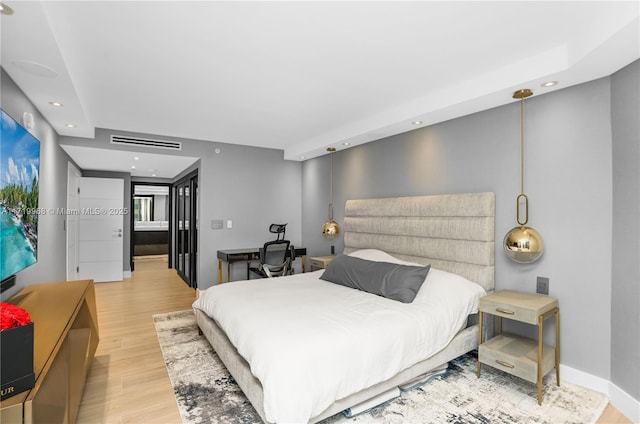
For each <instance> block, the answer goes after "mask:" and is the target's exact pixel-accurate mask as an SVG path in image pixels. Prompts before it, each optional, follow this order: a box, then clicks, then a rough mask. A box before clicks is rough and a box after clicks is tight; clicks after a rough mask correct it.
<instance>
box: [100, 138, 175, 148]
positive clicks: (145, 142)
mask: <svg viewBox="0 0 640 424" xmlns="http://www.w3.org/2000/svg"><path fill="white" fill-rule="evenodd" d="M111 144H117V145H120V146H136V147H150V148H152V149H169V150H182V142H181V141H172V140H153V139H150V138H140V137H125V136H122V135H112V136H111Z"/></svg>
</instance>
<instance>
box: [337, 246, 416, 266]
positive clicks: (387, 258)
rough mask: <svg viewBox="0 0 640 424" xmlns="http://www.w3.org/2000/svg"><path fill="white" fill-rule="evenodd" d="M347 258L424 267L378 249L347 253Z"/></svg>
mask: <svg viewBox="0 0 640 424" xmlns="http://www.w3.org/2000/svg"><path fill="white" fill-rule="evenodd" d="M349 256H354V257H356V258H360V259H366V260H367V261H374V262H389V263H392V264H399V265H409V266H424V265H420V264H416V263H413V262H407V261H403V260H401V259H398V258H396V257H395V256H391V255H390V254H388V253H387V252H384V251H382V250H378V249H362V250H356V251H355V252H351V253H349Z"/></svg>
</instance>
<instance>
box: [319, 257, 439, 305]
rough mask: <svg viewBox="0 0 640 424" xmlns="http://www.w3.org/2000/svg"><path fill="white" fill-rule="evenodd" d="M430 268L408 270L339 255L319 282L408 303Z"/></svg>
mask: <svg viewBox="0 0 640 424" xmlns="http://www.w3.org/2000/svg"><path fill="white" fill-rule="evenodd" d="M430 268H431V265H427V266H424V267H422V266H408V265H399V264H393V263H389V262H374V261H367V260H365V259H360V258H356V257H353V256H347V255H338V256H336V257H335V258H334V259H333V260H332V261H331V263H329V266H328V267H327V269H326V270H325V271H324V273H323V274H322V276H321V277H320V279H322V280H325V281H329V282H332V283H335V284H340V285H342V286H346V287H351V288H354V289H358V290H363V291H366V292H368V293H372V294H377V295H378V296H383V297H386V298H388V299H393V300H397V301H400V302H402V303H411V302H413V299H414V298H415V297H416V295H417V294H418V290H420V287H422V283H424V280H425V278H427V273H428V272H429V269H430Z"/></svg>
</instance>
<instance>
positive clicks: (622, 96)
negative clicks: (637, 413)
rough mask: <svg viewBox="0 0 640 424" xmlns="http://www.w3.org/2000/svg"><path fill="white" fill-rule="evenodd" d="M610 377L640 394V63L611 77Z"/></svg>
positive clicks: (633, 393)
mask: <svg viewBox="0 0 640 424" xmlns="http://www.w3.org/2000/svg"><path fill="white" fill-rule="evenodd" d="M611 93H612V94H611V122H612V130H613V270H612V286H611V289H612V290H611V294H612V299H611V381H612V382H613V383H614V384H616V385H617V386H618V387H620V388H621V389H623V390H624V391H625V392H627V393H628V394H630V395H631V396H633V397H634V398H636V399H640V369H639V367H638V364H640V123H639V122H640V101H639V100H638V99H640V62H638V61H636V62H635V63H633V64H631V65H629V66H627V67H626V68H623V69H622V70H620V71H618V72H617V73H615V74H614V75H613V76H612V77H611Z"/></svg>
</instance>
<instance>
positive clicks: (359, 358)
mask: <svg viewBox="0 0 640 424" xmlns="http://www.w3.org/2000/svg"><path fill="white" fill-rule="evenodd" d="M494 226H495V196H494V194H493V193H470V194H452V195H438V196H416V197H401V198H385V199H361V200H349V201H347V203H346V206H345V217H344V224H343V229H344V245H345V247H344V252H343V253H344V254H346V255H349V256H353V257H360V258H362V259H366V260H369V261H375V260H379V261H382V262H394V263H397V264H401V265H403V266H404V265H407V266H410V265H413V266H417V265H430V266H431V269H430V270H429V271H428V274H427V279H426V281H425V283H424V284H423V285H422V287H421V288H420V289H419V291H418V293H417V295H416V298H415V300H414V301H413V302H411V303H402V302H398V301H396V300H390V299H387V298H384V297H381V296H375V295H371V294H368V293H364V292H360V291H359V290H354V289H350V288H346V287H342V286H340V285H337V284H333V283H331V282H327V281H324V280H321V279H319V277H320V276H322V274H323V271H316V272H314V273H306V274H302V275H294V276H291V277H281V278H275V279H268V281H267V280H251V281H241V282H234V283H231V284H224V285H218V286H215V287H213V288H212V289H208V290H206V291H204V293H203V294H202V295H201V296H200V298H199V299H198V300H197V301H196V302H195V303H194V312H195V315H196V322H197V323H198V326H199V327H200V329H201V331H202V332H203V334H204V335H205V336H206V338H207V339H208V341H209V342H210V343H211V345H212V346H213V348H214V349H215V351H216V353H217V354H218V356H219V357H220V359H221V360H222V362H223V363H224V364H225V366H226V367H227V369H228V370H229V372H230V373H231V375H233V377H234V379H235V380H236V381H237V383H238V385H239V386H240V388H241V389H242V390H243V392H244V393H245V395H246V396H247V398H248V399H249V401H250V402H251V403H252V405H253V406H254V408H255V409H256V411H257V412H258V414H259V415H260V417H261V418H262V420H263V421H265V422H312V423H315V422H318V421H321V420H323V419H325V418H327V417H330V416H332V415H334V414H336V413H339V412H341V411H343V410H345V409H347V408H349V407H351V406H353V405H356V404H359V403H361V402H364V401H366V400H368V399H371V398H373V397H374V396H376V395H378V394H380V393H383V392H386V391H388V390H389V389H391V388H394V387H397V386H398V385H400V384H402V383H405V382H407V381H409V380H411V379H413V378H415V377H417V376H420V375H422V374H424V373H426V372H428V371H429V370H431V369H434V368H436V367H438V366H440V365H441V364H444V363H446V362H448V361H450V360H452V359H454V358H456V357H458V356H460V355H462V354H464V353H467V352H469V351H470V350H473V349H475V348H476V347H477V341H478V329H477V325H476V324H474V323H473V319H472V317H471V315H472V314H473V313H475V312H477V299H478V298H479V297H480V296H481V295H482V294H484V293H486V292H490V291H492V290H493V288H494V249H495V246H494V233H495V231H494ZM389 258H391V259H389ZM334 262H335V261H334ZM435 281H437V283H436V282H435ZM470 281H471V282H473V283H470ZM443 284H444V285H443ZM471 286H473V287H471ZM462 288H464V290H465V293H466V290H467V289H469V290H471V293H470V294H469V298H467V297H466V295H465V296H462V294H460V295H458V293H463V291H462ZM452 292H453V293H454V295H453V296H454V297H456V298H458V297H460V298H463V297H464V300H463V301H462V302H461V303H463V304H464V305H463V306H462V307H463V308H467V309H465V310H466V312H465V314H466V315H465V316H464V317H462V318H461V317H460V316H459V314H458V315H455V316H454V315H452V316H451V317H450V320H449V321H446V320H445V321H446V322H448V324H447V325H448V326H449V328H448V329H446V331H445V330H444V329H443V330H437V331H436V330H434V331H432V333H433V334H431V333H430V334H429V335H428V336H425V335H424V334H423V333H417V332H416V331H418V329H417V327H421V326H422V324H421V321H420V320H421V319H423V317H424V321H427V320H431V318H430V316H427V315H422V314H423V313H425V314H426V313H427V312H428V313H431V314H432V315H433V314H434V312H437V313H436V315H437V316H439V317H443V316H448V315H449V313H448V310H447V309H446V308H445V309H443V310H439V309H437V308H438V307H442V305H443V304H445V305H446V304H447V302H443V301H441V300H438V299H439V298H437V297H436V296H452V294H451V293H452ZM296 296H297V297H296ZM432 297H433V298H432ZM471 298H474V301H475V304H473V302H472V301H471V300H469V299H471ZM283 299H286V300H285V301H283ZM309 299H312V300H311V301H309ZM273 302H275V303H274V304H275V305H279V306H277V307H271V306H269V305H271V304H272V303H273ZM278 302H280V303H278ZM429 302H431V303H429ZM451 303H453V302H451ZM269 308H271V309H269ZM203 310H207V313H205V312H203ZM343 315H344V317H343ZM294 316H295V317H296V318H292V317H294ZM363 317H364V318H363ZM339 319H340V320H341V321H338V320H339ZM447 319H449V318H447ZM360 321H362V322H360ZM274 323H275V324H274ZM382 335H383V336H382ZM401 336H402V337H404V338H401ZM327 337H328V338H327ZM376 339H379V341H376ZM409 340H412V342H411V343H409V342H408V341H409ZM413 340H417V342H416V343H414V342H413ZM405 342H406V346H405ZM346 356H349V357H353V358H346ZM338 358H340V360H338ZM343 359H344V360H343ZM361 363H362V364H367V363H370V364H369V365H363V367H365V368H363V369H362V370H360V369H359V368H360V367H361V366H360V364H361ZM367 366H368V368H366V367H367ZM312 387H313V390H311V388H312ZM316 388H320V389H319V390H318V389H316Z"/></svg>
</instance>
